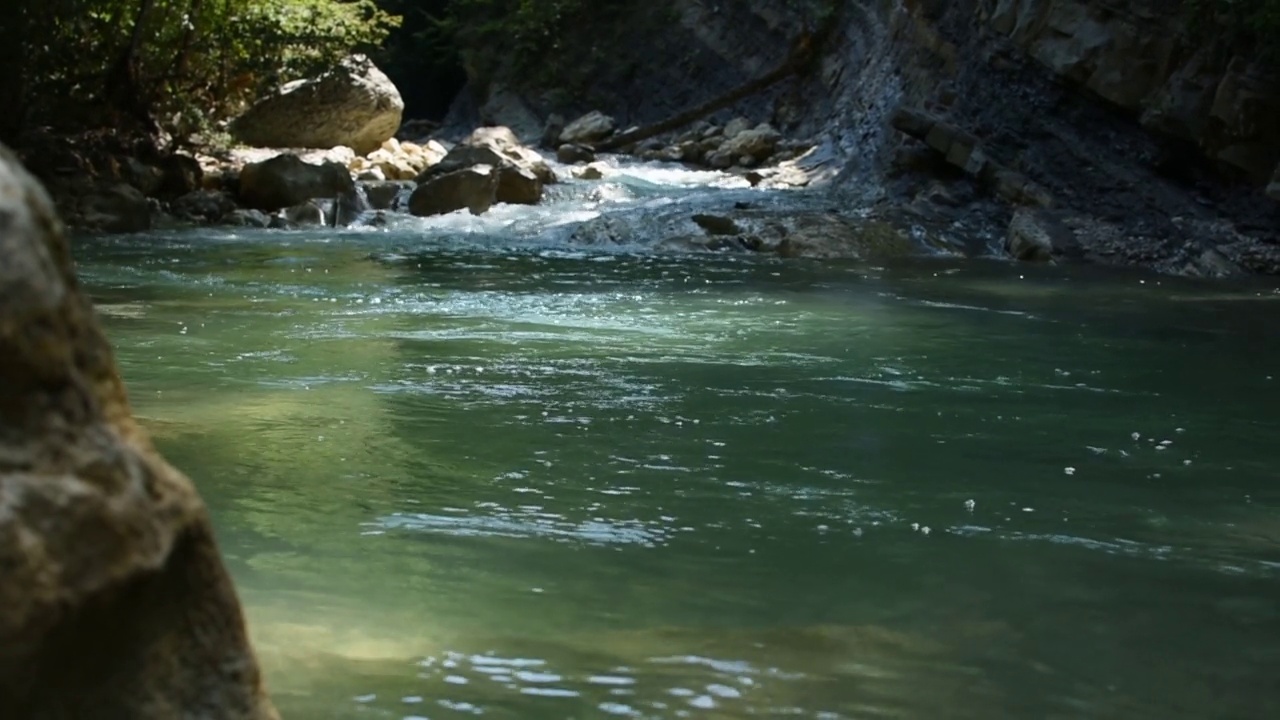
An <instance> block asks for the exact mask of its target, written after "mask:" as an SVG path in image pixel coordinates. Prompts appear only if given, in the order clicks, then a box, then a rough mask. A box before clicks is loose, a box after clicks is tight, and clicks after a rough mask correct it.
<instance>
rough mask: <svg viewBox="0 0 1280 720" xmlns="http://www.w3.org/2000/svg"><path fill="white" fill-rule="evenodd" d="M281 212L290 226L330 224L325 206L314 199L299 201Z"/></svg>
mask: <svg viewBox="0 0 1280 720" xmlns="http://www.w3.org/2000/svg"><path fill="white" fill-rule="evenodd" d="M280 212H281V214H282V215H283V216H284V219H285V222H286V223H287V224H288V226H289V227H317V226H321V227H323V226H325V225H328V224H329V222H328V218H327V217H325V211H324V208H322V207H320V205H319V204H317V203H315V202H313V201H308V202H304V203H299V204H297V205H294V206H293V207H287V208H285V209H284V210H281V211H280Z"/></svg>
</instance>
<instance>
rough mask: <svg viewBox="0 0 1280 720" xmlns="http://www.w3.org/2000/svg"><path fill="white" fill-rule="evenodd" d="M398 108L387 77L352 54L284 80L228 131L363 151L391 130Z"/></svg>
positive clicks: (292, 144) (249, 138) (294, 144)
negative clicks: (320, 72) (322, 68)
mask: <svg viewBox="0 0 1280 720" xmlns="http://www.w3.org/2000/svg"><path fill="white" fill-rule="evenodd" d="M403 112H404V101H403V100H402V99H401V97H400V91H399V90H397V89H396V86H395V84H394V83H392V82H391V79H390V78H388V77H387V76H386V75H385V74H384V73H383V72H382V71H381V70H379V69H378V68H377V66H376V65H374V64H373V62H372V61H371V60H369V59H368V58H367V57H364V56H362V55H356V56H352V57H350V58H347V59H346V60H344V61H343V62H342V63H340V64H339V65H338V66H337V67H335V68H334V69H332V70H330V71H329V72H327V73H324V74H323V75H320V76H318V77H314V78H309V79H306V80H296V81H294V82H291V83H287V84H285V85H284V86H283V87H282V88H280V91H279V92H278V93H276V94H275V95H271V96H268V97H266V98H264V99H262V100H260V101H258V103H256V104H255V105H254V106H253V107H251V108H249V110H248V112H246V113H245V114H244V115H242V116H240V117H239V118H237V119H236V121H235V122H234V123H233V124H232V126H231V131H232V134H234V135H235V137H236V139H237V140H239V141H240V142H243V143H245V144H247V145H256V146H258V147H280V148H327V147H334V146H336V145H345V146H347V147H350V148H352V149H354V150H355V151H356V153H357V154H360V155H364V154H367V153H370V152H373V151H374V150H377V149H378V148H379V147H380V146H381V145H382V143H384V142H386V141H387V140H389V139H391V138H392V137H394V136H395V134H396V130H398V129H399V128H400V121H401V119H402V114H403Z"/></svg>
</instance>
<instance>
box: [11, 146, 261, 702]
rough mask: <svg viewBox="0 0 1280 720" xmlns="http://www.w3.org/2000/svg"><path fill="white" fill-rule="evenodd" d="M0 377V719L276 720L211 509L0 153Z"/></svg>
mask: <svg viewBox="0 0 1280 720" xmlns="http://www.w3.org/2000/svg"><path fill="white" fill-rule="evenodd" d="M0 377H3V383H4V392H2V393H0V607H2V608H3V609H4V610H3V612H0V717H4V718H82V719H86V720H98V719H101V720H107V719H108V718H134V719H139V720H143V719H152V718H154V719H156V720H159V719H161V718H165V719H168V718H206V719H209V720H214V719H218V720H221V719H224V718H225V719H226V720H232V719H235V720H242V719H245V718H249V719H253V720H267V719H269V718H275V717H276V713H275V710H274V709H273V708H272V705H271V702H270V701H269V700H268V698H267V696H266V692H265V690H264V688H263V684H262V678H261V674H260V672H259V669H258V664H257V661H256V659H255V657H254V654H253V652H252V650H251V649H250V646H249V641H248V638H247V634H246V631H245V625H244V619H243V617H242V614H241V609H240V605H239V601H238V600H237V597H236V593H235V590H234V588H233V587H232V584H231V580H230V577H229V576H228V574H227V571H226V569H225V568H224V567H223V565H222V561H221V559H220V556H219V553H218V548H217V547H216V545H215V542H214V538H213V532H212V530H211V528H210V525H209V518H208V514H207V512H206V510H205V506H204V504H203V502H202V501H201V499H200V497H199V496H198V495H197V493H196V490H195V488H194V487H193V486H192V484H191V481H190V480H188V479H187V478H186V477H185V476H183V475H182V473H180V472H178V471H177V470H175V469H174V468H173V467H171V466H170V465H168V464H167V463H166V462H165V461H164V460H163V459H162V458H161V457H160V455H159V454H157V453H156V451H155V449H154V448H153V447H152V446H151V443H150V441H149V440H148V439H147V436H146V434H145V433H144V432H143V431H142V430H141V429H140V428H139V427H138V425H137V424H136V423H135V422H134V420H133V418H132V417H131V415H130V410H129V403H128V401H127V399H126V395H125V389H124V385H123V383H122V382H121V380H120V376H119V374H118V372H117V369H116V365H115V360H114V358H113V355H112V350H111V347H110V345H109V344H108V342H107V339H106V338H105V337H104V336H103V334H102V331H101V328H100V327H99V325H98V322H97V320H96V318H95V315H94V311H93V307H92V305H91V304H90V303H89V300H88V297H87V296H86V295H85V294H84V292H83V291H82V290H81V289H80V286H79V284H78V282H77V279H76V275H75V270H74V267H73V266H72V260H71V255H70V250H69V248H68V244H67V242H66V240H65V239H64V237H63V234H62V229H61V226H60V224H59V222H58V221H57V219H56V218H55V216H54V213H53V210H52V205H51V203H50V201H49V199H48V196H47V195H46V194H45V192H44V190H43V189H42V188H40V187H39V186H38V185H37V184H36V182H35V181H34V180H33V179H32V178H31V176H29V175H28V174H27V173H26V172H25V171H24V170H23V169H22V168H21V167H19V165H18V163H17V161H16V159H15V158H14V157H13V156H12V155H11V154H9V152H8V151H7V150H4V149H2V148H0Z"/></svg>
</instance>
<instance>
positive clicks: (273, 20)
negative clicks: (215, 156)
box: [0, 0, 399, 135]
mask: <svg viewBox="0 0 1280 720" xmlns="http://www.w3.org/2000/svg"><path fill="white" fill-rule="evenodd" d="M15 2H16V3H17V7H16V8H13V9H12V10H11V11H10V12H11V14H10V16H9V18H8V19H7V20H6V23H5V24H4V25H3V27H0V101H4V102H7V103H8V102H12V103H16V105H14V104H9V105H8V107H15V106H16V107H22V108H25V109H26V113H25V114H24V116H22V117H9V118H7V120H8V122H7V123H5V125H4V126H0V133H3V132H4V131H7V134H9V135H13V134H16V133H17V132H18V131H20V130H21V129H22V128H23V126H28V125H31V124H51V125H55V126H64V127H71V128H79V129H83V128H88V127H92V126H94V125H95V124H96V125H102V124H108V125H109V124H111V123H113V122H116V121H118V118H119V117H121V116H124V117H129V118H131V119H133V120H139V121H141V119H140V118H139V117H138V116H139V115H140V114H146V115H149V116H150V118H152V119H154V120H156V121H158V123H159V125H160V126H161V127H163V128H164V129H166V130H169V131H170V132H174V133H177V134H179V135H182V134H185V133H188V132H190V131H192V130H195V129H198V128H199V127H201V126H205V125H208V124H209V123H210V121H212V120H216V119H219V118H220V117H222V116H224V115H225V114H227V113H229V112H232V111H234V110H235V109H237V108H239V107H240V106H242V104H243V103H244V101H245V100H247V99H249V98H251V97H252V96H254V95H255V94H257V93H259V92H261V91H262V90H264V89H266V88H267V87H269V86H271V85H273V84H277V83H278V82H280V81H282V80H289V79H294V78H297V77H300V76H303V75H306V74H309V73H311V72H314V71H316V70H317V69H319V68H322V67H325V66H327V65H331V64H332V63H333V62H334V61H335V60H336V59H338V58H340V57H342V56H344V55H346V54H349V53H351V52H353V51H369V50H372V49H374V48H376V47H377V46H378V45H379V44H381V42H382V41H383V39H384V38H385V37H386V36H387V33H388V32H389V31H390V30H391V29H392V28H394V27H395V25H396V24H397V23H398V21H399V18H397V17H394V16H392V15H389V14H388V13H386V12H384V11H382V10H381V9H379V8H378V7H377V5H376V4H375V3H374V2H373V0H15ZM135 39H136V42H135ZM126 108H127V109H126ZM143 124H145V123H143Z"/></svg>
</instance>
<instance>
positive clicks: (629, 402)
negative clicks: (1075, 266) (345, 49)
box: [77, 174, 1280, 718]
mask: <svg viewBox="0 0 1280 720" xmlns="http://www.w3.org/2000/svg"><path fill="white" fill-rule="evenodd" d="M689 177H692V178H693V180H692V181H690V180H689ZM712 179H714V178H712ZM706 181H707V178H703V177H701V176H692V175H690V176H681V175H679V174H673V175H668V176H654V175H652V174H650V175H648V176H644V177H643V178H639V179H633V181H632V182H631V183H630V184H629V185H628V184H617V185H609V184H605V185H603V186H598V187H595V188H594V189H591V190H590V192H587V191H584V190H582V188H578V189H577V190H573V189H572V188H570V189H565V190H562V191H560V192H564V193H566V195H565V197H568V198H572V202H568V201H566V204H565V205H563V206H561V207H554V206H553V207H552V208H551V209H550V210H548V209H546V208H544V209H541V210H528V209H511V208H499V209H498V210H497V211H496V212H495V214H494V215H493V216H486V218H479V219H477V218H468V217H464V216H456V217H450V218H444V219H437V220H433V221H413V222H411V223H404V224H400V225H397V226H396V227H395V229H393V230H390V231H386V232H382V231H346V232H336V233H334V232H317V233H279V232H267V231H260V232H259V231H255V232H245V231H237V232H228V231H192V232H179V233H170V234H157V235H151V236H136V237H128V238H116V239H101V238H97V239H89V240H86V241H85V242H82V243H80V245H79V247H78V248H77V253H78V257H79V259H80V263H81V270H82V273H83V274H84V276H85V278H86V282H87V284H88V285H89V287H90V289H91V291H92V292H93V294H94V297H95V300H96V301H97V302H98V303H99V304H100V307H101V309H102V312H103V314H104V317H105V318H106V321H107V328H108V332H109V333H110V335H111V337H112V338H113V340H114V342H115V344H116V346H117V348H118V352H119V355H120V361H121V365H122V367H123V371H124V374H125V376H126V378H127V380H128V382H129V385H130V389H131V393H132V398H133V401H134V404H135V408H136V411H137V413H138V414H139V416H140V417H141V418H142V421H143V422H144V424H145V425H146V426H147V427H148V428H149V429H150V430H151V431H152V433H153V434H154V436H155V438H156V440H157V444H158V445H159V447H160V449H161V450H162V451H163V452H164V453H165V455H166V456H167V457H169V458H170V459H171V460H172V461H173V462H174V463H175V464H176V465H178V466H179V467H181V468H182V469H183V470H184V471H186V472H187V473H188V474H190V475H191V476H192V477H193V478H194V479H195V481H196V482H197V483H198V485H199V487H200V490H201V492H202V494H203V495H204V497H205V498H206V500H207V501H208V503H209V505H210V507H211V510H212V513H213V517H214V521H215V525H216V528H217V530H218V534H219V538H220V542H221V544H222V549H223V551H224V554H225V555H226V557H227V559H228V562H229V564H230V567H231V569H232V571H233V573H234V575H235V578H236V581H237V582H238V585H239V588H240V591H241V593H242V596H243V598H244V600H245V602H246V605H247V609H248V614H249V619H250V622H251V629H252V632H253V636H254V639H255V642H256V644H257V647H258V649H259V652H260V654H261V656H262V659H263V662H264V664H265V666H266V671H267V676H268V679H269V682H270V685H271V690H272V692H273V695H274V696H275V699H276V701H277V703H278V705H279V706H280V708H281V710H282V711H283V713H284V715H285V717H292V718H302V717H306V718H423V717H429V718H451V717H467V716H480V717H491V718H598V717H610V716H621V717H643V718H742V717H797V718H875V717H896V718H936V717H948V718H970V717H972V718H993V717H1027V718H1047V717H1060V718H1066V717H1072V718H1078V717H1098V718H1173V717H1187V718H1205V717H1230V718H1266V717H1278V716H1280V512H1278V511H1280V486H1277V483H1276V479H1275V478H1276V472H1275V468H1276V464H1277V461H1278V460H1280V449H1277V445H1276V444H1275V442H1274V439H1275V436H1276V429H1277V422H1276V417H1277V416H1276V407H1277V405H1276V401H1277V399H1278V398H1280V395H1278V394H1277V389H1276V388H1277V383H1280V335H1278V332H1277V328H1280V304H1277V301H1280V295H1277V294H1276V293H1275V291H1274V289H1273V288H1271V287H1268V286H1265V285H1261V286H1259V285H1254V284H1247V283H1246V284H1243V285H1235V286H1226V285H1212V284H1203V283H1191V282H1185V281H1171V280H1167V279H1158V278H1154V277H1151V276H1145V275H1134V274H1118V273H1106V272H1101V271H1082V270H1063V269H1054V268H1028V267H1025V266H1012V265H1008V264H1005V263H999V262H992V261H971V262H968V263H958V262H953V261H941V260H922V261H916V262H910V263H901V264H897V265H893V266H889V267H868V266H859V265H853V264H843V263H832V262H828V263H812V262H803V261H787V262H783V261H778V260H770V259H763V258H759V257H747V256H710V255H704V256H671V255H661V254H656V253H652V252H646V251H645V249H644V248H643V247H639V248H637V247H625V248H590V249H582V248H576V247H573V246H571V245H568V244H566V243H565V242H563V237H562V236H563V233H564V232H565V230H564V228H563V227H562V226H565V223H567V222H568V221H567V220H566V218H574V219H577V220H581V219H584V218H587V217H590V216H592V215H594V214H595V213H597V212H599V211H600V207H599V205H600V204H601V203H604V204H608V203H615V204H617V203H623V204H625V203H632V204H635V205H637V206H641V205H644V204H646V203H649V204H653V205H658V206H660V205H662V204H664V203H670V202H674V201H673V200H671V199H670V198H671V197H672V196H673V195H674V196H675V197H676V198H677V200H675V201H678V200H679V195H678V194H675V193H674V191H673V190H672V188H673V187H674V186H677V185H680V184H681V183H682V182H683V183H686V184H688V183H690V182H692V183H694V184H699V183H705V182H706ZM722 184H723V185H724V187H723V188H721V189H720V190H719V191H720V192H726V193H734V192H746V191H745V190H741V189H735V187H734V186H733V184H732V183H731V182H725V183H722ZM602 198H603V199H602ZM593 203H595V204H593ZM565 227H567V226H565ZM969 501H971V502H969Z"/></svg>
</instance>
